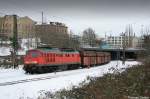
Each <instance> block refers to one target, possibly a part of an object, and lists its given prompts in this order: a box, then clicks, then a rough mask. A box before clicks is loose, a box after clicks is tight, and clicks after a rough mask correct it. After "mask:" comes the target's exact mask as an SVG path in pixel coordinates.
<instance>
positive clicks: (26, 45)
mask: <svg viewBox="0 0 150 99" xmlns="http://www.w3.org/2000/svg"><path fill="white" fill-rule="evenodd" d="M19 43H20V46H21V49H19V50H18V55H25V53H26V51H27V50H28V49H33V48H35V47H36V39H35V38H29V39H21V40H20V42H19ZM10 51H11V47H0V56H8V55H10V54H11V53H10Z"/></svg>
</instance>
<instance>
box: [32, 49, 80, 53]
mask: <svg viewBox="0 0 150 99" xmlns="http://www.w3.org/2000/svg"><path fill="white" fill-rule="evenodd" d="M34 50H39V51H42V52H57V53H59V52H64V53H79V52H78V51H77V50H72V49H59V48H37V49H34Z"/></svg>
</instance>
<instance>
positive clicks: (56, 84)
mask: <svg viewBox="0 0 150 99" xmlns="http://www.w3.org/2000/svg"><path fill="white" fill-rule="evenodd" d="M117 64H118V66H116V65H117ZM136 64H139V62H136V61H128V62H126V64H125V65H122V62H121V61H111V62H110V63H108V64H106V65H101V66H98V67H92V68H89V69H87V68H85V69H78V70H72V71H63V72H57V73H48V74H36V75H26V74H24V71H23V70H22V69H17V70H14V69H7V70H4V69H3V70H0V83H2V82H6V81H15V80H21V79H30V78H35V77H36V78H37V77H45V76H52V77H55V76H56V78H52V79H48V80H41V81H34V82H27V83H20V84H16V85H9V86H0V89H1V92H0V97H1V99H19V98H20V97H22V98H27V97H30V98H33V99H36V98H37V96H39V95H40V92H41V90H44V91H51V92H56V91H59V90H61V89H63V88H66V89H71V87H72V86H73V85H74V86H78V85H79V83H81V82H82V81H84V80H86V78H87V77H88V76H90V77H99V76H103V75H104V74H106V73H109V72H112V71H110V68H112V67H114V68H116V69H119V70H121V68H128V67H130V66H132V65H136Z"/></svg>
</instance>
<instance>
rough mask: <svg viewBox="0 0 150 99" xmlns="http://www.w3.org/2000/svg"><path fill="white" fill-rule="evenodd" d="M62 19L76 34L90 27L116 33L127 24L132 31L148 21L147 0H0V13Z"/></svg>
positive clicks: (139, 28) (101, 34) (149, 10)
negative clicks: (42, 14)
mask: <svg viewBox="0 0 150 99" xmlns="http://www.w3.org/2000/svg"><path fill="white" fill-rule="evenodd" d="M42 11H43V12H44V20H45V21H61V22H64V23H65V24H66V25H67V26H68V27H69V29H71V30H72V31H73V32H75V33H76V34H81V32H82V31H83V30H84V29H86V28H88V27H91V28H93V29H94V30H95V32H96V33H97V34H98V35H100V36H104V35H105V33H107V35H109V34H110V33H112V35H117V34H118V35H119V33H121V32H124V31H125V27H126V25H127V24H132V26H133V30H134V32H136V33H137V34H139V33H138V32H139V31H140V30H141V27H142V25H144V26H145V27H147V26H149V23H150V0H0V15H3V14H18V15H19V16H29V17H31V18H32V19H33V20H35V21H41V12H42Z"/></svg>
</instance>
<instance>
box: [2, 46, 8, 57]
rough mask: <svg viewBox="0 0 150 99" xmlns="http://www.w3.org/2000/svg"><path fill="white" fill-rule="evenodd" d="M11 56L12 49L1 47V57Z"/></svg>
mask: <svg viewBox="0 0 150 99" xmlns="http://www.w3.org/2000/svg"><path fill="white" fill-rule="evenodd" d="M7 55H10V47H0V56H7Z"/></svg>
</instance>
